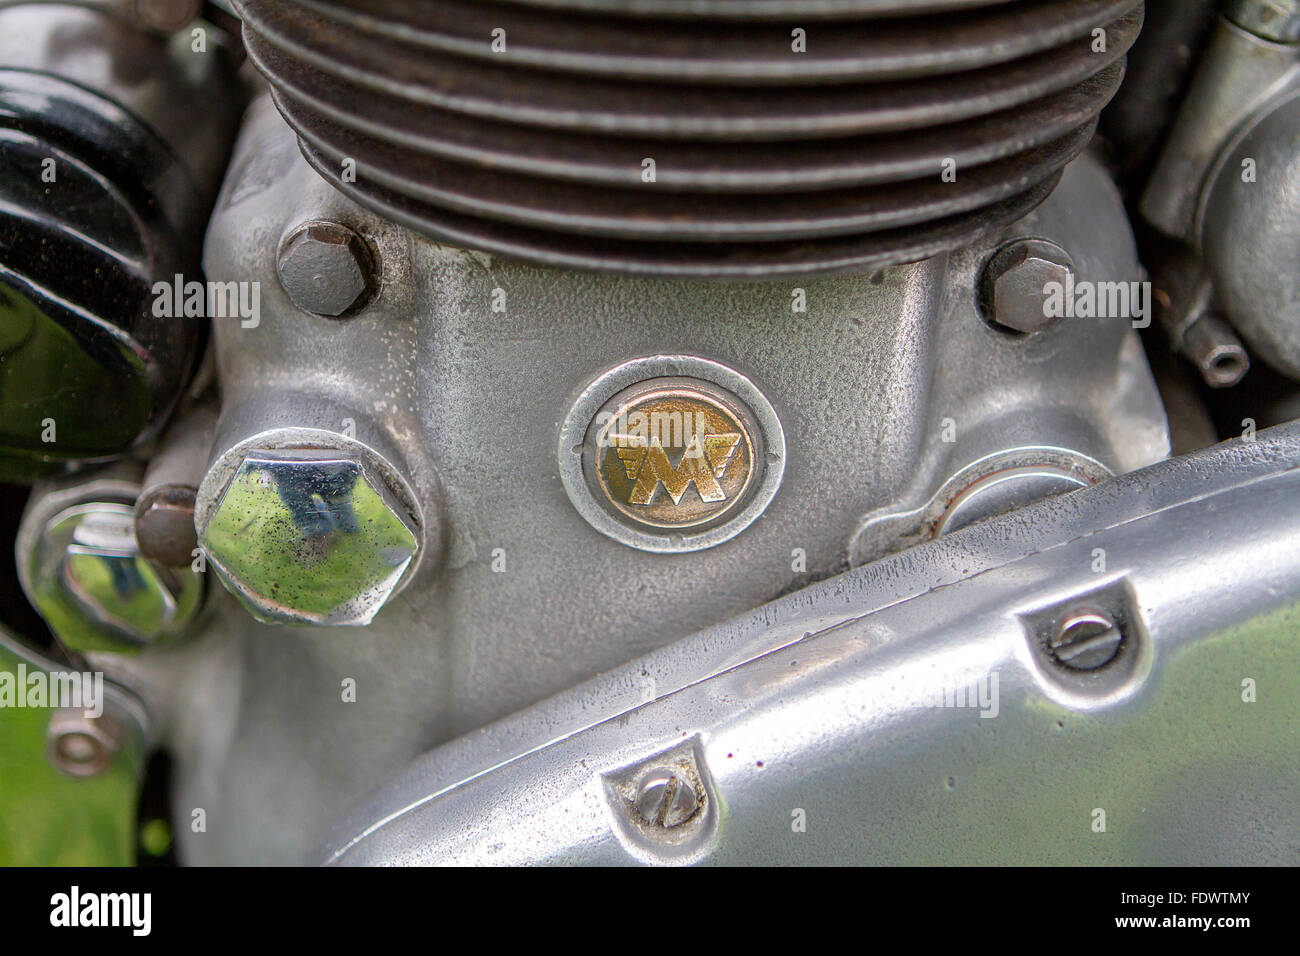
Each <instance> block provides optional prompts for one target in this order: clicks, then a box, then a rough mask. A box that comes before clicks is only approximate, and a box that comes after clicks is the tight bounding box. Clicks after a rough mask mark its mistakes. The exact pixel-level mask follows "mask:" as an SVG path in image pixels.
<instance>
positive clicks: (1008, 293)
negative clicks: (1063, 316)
mask: <svg viewBox="0 0 1300 956" xmlns="http://www.w3.org/2000/svg"><path fill="white" fill-rule="evenodd" d="M1073 277H1074V262H1073V260H1071V258H1070V256H1069V254H1068V253H1066V251H1065V250H1064V249H1062V248H1061V247H1060V246H1058V245H1057V244H1056V243H1054V242H1048V241H1047V240H1046V239H1020V240H1017V241H1015V242H1012V243H1010V244H1009V245H1006V246H1003V247H1002V248H1001V249H999V250H998V251H997V252H996V253H995V254H994V256H993V258H992V259H990V260H989V263H988V265H987V266H986V267H985V269H984V275H983V278H982V279H981V282H980V299H981V303H982V305H983V307H984V309H985V312H986V314H987V316H988V318H989V319H990V320H991V321H992V322H993V323H994V324H996V325H998V326H1001V327H1002V328H1004V329H1007V330H1009V331H1012V332H1018V333H1021V334H1023V335H1032V334H1034V333H1035V332H1042V331H1044V330H1046V329H1048V328H1050V327H1051V326H1053V325H1055V324H1056V322H1057V321H1058V317H1057V316H1049V315H1047V310H1046V307H1045V306H1046V301H1047V292H1046V288H1047V286H1048V284H1049V283H1058V284H1060V285H1061V286H1062V287H1064V286H1065V285H1066V284H1067V283H1068V282H1069V281H1070V280H1072V279H1073Z"/></svg>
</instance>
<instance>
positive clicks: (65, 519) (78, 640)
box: [25, 501, 203, 653]
mask: <svg viewBox="0 0 1300 956" xmlns="http://www.w3.org/2000/svg"><path fill="white" fill-rule="evenodd" d="M29 560H30V564H29V566H28V568H27V570H26V575H25V578H26V587H27V591H28V596H29V597H30V598H31V600H32V603H33V605H35V607H36V609H37V611H39V612H40V614H41V616H42V617H43V618H44V619H45V621H46V623H47V624H49V626H50V629H51V630H52V631H54V633H55V634H57V635H58V637H59V640H60V641H62V642H63V644H64V645H65V646H67V647H68V648H69V649H71V650H75V651H81V652H84V651H110V652H118V653H121V652H130V651H136V650H139V649H140V648H142V647H145V646H149V645H154V644H159V643H162V642H164V641H166V640H169V639H171V638H174V637H177V636H179V635H180V634H181V633H182V632H184V631H185V629H186V628H187V627H188V626H189V624H190V623H191V622H192V621H193V619H194V618H195V617H196V616H197V614H198V611H199V609H200V607H201V605H202V600H203V579H202V577H201V576H200V575H198V574H196V573H194V572H193V571H192V570H191V569H190V568H189V567H186V568H184V569H170V568H159V567H157V566H155V565H154V564H152V563H151V562H150V561H148V560H147V559H146V558H145V557H144V555H142V554H141V553H140V549H139V547H138V546H137V544H136V539H135V529H134V515H133V513H132V509H131V507H130V506H129V505H127V504H125V503H123V502H104V501H100V502H87V503H82V504H78V505H74V506H72V507H69V508H66V509H64V510H63V511H61V512H59V513H58V514H56V515H54V516H53V517H52V518H51V519H50V520H49V521H47V522H46V523H45V525H44V526H43V528H42V529H41V533H40V535H39V536H38V538H37V539H36V544H35V547H34V552H33V553H32V554H30V555H29Z"/></svg>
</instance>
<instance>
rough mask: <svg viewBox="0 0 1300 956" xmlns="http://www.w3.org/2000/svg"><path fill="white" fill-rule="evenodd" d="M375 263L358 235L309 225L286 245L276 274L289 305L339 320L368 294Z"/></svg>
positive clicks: (334, 227) (329, 225) (334, 224)
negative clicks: (290, 303) (289, 302)
mask: <svg viewBox="0 0 1300 956" xmlns="http://www.w3.org/2000/svg"><path fill="white" fill-rule="evenodd" d="M372 269H373V263H372V259H371V255H370V249H369V247H367V245H366V243H365V240H364V239H362V238H361V236H359V235H358V234H357V233H356V232H354V231H353V230H351V229H349V228H348V227H347V226H344V225H342V224H340V223H337V222H308V223H304V224H303V225H301V226H299V227H298V228H297V229H295V230H294V231H293V232H292V233H290V234H289V236H288V237H287V238H286V239H285V240H284V242H283V243H282V244H281V246H280V254H279V256H278V258H277V259H276V272H277V274H278V275H279V277H280V285H281V286H283V288H284V291H285V293H286V294H287V295H288V296H289V300H290V301H291V302H293V304H294V305H295V306H297V307H298V308H300V309H302V310H303V311H304V312H311V313H313V314H315V315H325V316H340V315H342V314H343V313H345V312H347V311H349V310H350V309H353V308H355V307H356V306H357V305H359V304H360V303H361V302H362V301H363V300H364V299H365V298H366V296H367V295H368V293H369V290H370V287H371V272H372Z"/></svg>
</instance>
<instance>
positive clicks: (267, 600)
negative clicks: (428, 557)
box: [199, 448, 421, 625]
mask: <svg viewBox="0 0 1300 956" xmlns="http://www.w3.org/2000/svg"><path fill="white" fill-rule="evenodd" d="M199 544H200V546H201V547H202V548H203V551H204V552H205V553H206V554H207V556H208V559H209V560H210V561H211V562H212V565H213V567H214V568H215V569H216V571H217V574H218V576H219V577H220V579H221V581H222V583H223V584H224V585H225V586H226V587H227V588H228V589H229V590H230V591H232V592H233V593H234V594H235V595H236V596H237V597H239V598H240V600H241V601H243V602H244V604H245V605H246V606H247V607H248V609H249V611H250V612H251V613H252V614H253V616H254V617H256V618H257V619H258V620H260V621H263V622H266V623H269V624H279V623H297V624H331V625H365V624H369V623H370V622H371V620H373V618H374V616H375V614H377V613H378V612H379V609H380V608H381V607H383V605H384V604H385V603H386V602H387V601H388V599H389V598H390V597H391V596H392V595H393V594H395V593H396V592H397V590H398V588H399V586H400V585H401V584H404V583H405V576H406V573H407V570H408V569H409V568H411V567H412V566H413V563H414V561H415V558H416V556H417V554H418V553H419V551H420V547H421V529H420V526H419V522H418V519H417V517H416V513H415V510H414V508H413V507H412V506H411V504H410V503H409V502H408V501H406V500H405V496H404V494H403V493H402V492H400V491H399V489H398V488H397V487H396V486H395V485H394V484H393V483H391V482H390V481H389V480H387V478H386V477H385V475H384V471H383V469H382V468H381V467H380V466H379V465H378V463H377V462H372V461H370V460H368V459H367V458H365V457H363V456H362V454H361V453H359V452H356V451H340V450H338V449H331V448H298V449H288V450H285V449H278V450H251V451H248V452H245V453H244V454H243V456H242V458H241V459H240V460H239V463H238V465H237V466H236V468H235V472H234V476H233V477H232V478H231V479H230V481H229V482H228V483H227V485H226V487H225V489H224V491H222V492H221V494H220V497H219V499H218V500H217V501H216V504H215V507H214V508H213V510H212V512H211V515H210V516H209V517H208V518H207V520H206V522H205V523H204V526H203V527H202V528H201V529H200V531H199Z"/></svg>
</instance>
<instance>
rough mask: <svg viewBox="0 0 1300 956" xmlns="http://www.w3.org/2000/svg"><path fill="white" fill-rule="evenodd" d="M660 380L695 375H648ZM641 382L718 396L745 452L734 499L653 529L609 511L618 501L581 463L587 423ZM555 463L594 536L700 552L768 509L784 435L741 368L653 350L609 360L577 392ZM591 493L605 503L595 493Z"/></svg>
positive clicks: (587, 448) (585, 456)
mask: <svg viewBox="0 0 1300 956" xmlns="http://www.w3.org/2000/svg"><path fill="white" fill-rule="evenodd" d="M659 379H686V380H694V381H693V382H676V383H671V384H670V383H657V382H656V381H655V380H659ZM642 385H644V386H646V389H647V393H650V394H653V393H654V392H656V391H657V390H659V386H660V385H663V387H665V388H689V387H690V386H691V385H695V386H701V387H700V388H699V391H700V392H702V393H703V394H704V395H706V396H707V401H708V402H717V403H718V404H720V405H721V406H722V407H724V408H725V409H726V410H727V411H728V412H729V413H730V414H731V415H733V416H734V417H736V418H737V419H738V421H740V422H741V423H742V424H743V425H744V426H745V431H746V435H745V437H744V438H743V439H742V441H747V443H748V447H749V450H750V454H751V461H750V474H749V476H748V478H747V481H746V485H745V487H744V488H743V489H742V490H741V491H740V492H739V493H738V495H737V496H736V499H735V503H733V504H732V505H728V506H727V507H726V508H723V509H720V510H719V512H718V513H717V514H716V515H715V516H710V517H708V518H705V519H703V520H701V521H700V522H697V523H694V524H692V525H688V526H683V527H672V526H666V527H657V528H656V527H654V526H652V525H648V524H645V523H643V522H641V521H640V520H639V519H636V518H634V517H632V516H631V515H630V514H629V515H626V516H625V517H619V516H618V515H617V513H616V512H615V510H614V509H615V508H616V507H617V506H616V505H615V504H614V502H613V501H612V500H609V499H608V496H607V495H605V493H604V491H603V490H601V489H599V487H597V488H596V489H593V479H594V478H595V474H594V471H595V470H598V469H589V468H588V466H587V463H588V462H591V461H595V457H594V454H589V453H591V452H594V451H595V449H593V448H592V439H593V437H594V436H595V435H596V432H597V429H595V428H593V425H594V424H595V420H596V416H597V415H598V414H599V413H600V412H601V411H602V410H603V409H605V408H606V406H608V405H609V404H610V403H611V401H612V400H613V399H615V398H617V397H619V396H620V395H621V394H622V393H624V392H629V391H630V390H631V389H633V388H634V387H636V386H642ZM709 386H714V387H716V388H717V389H719V390H720V391H719V393H717V394H715V393H714V392H713V390H712V389H710V388H709ZM727 398H731V399H732V401H727V400H726V399H727ZM736 406H738V407H736ZM559 464H560V479H561V481H562V482H563V484H564V490H565V492H566V493H567V494H568V496H569V500H570V501H571V502H572V503H573V506H574V507H575V508H576V509H577V511H578V513H579V514H581V515H582V517H583V518H584V519H585V520H586V521H587V522H588V523H589V524H590V525H591V526H592V527H593V528H595V529H596V530H597V531H599V532H600V533H601V534H604V535H606V536H607V537H610V538H613V539H614V540H615V541H618V542H620V543H621V544H625V545H628V546H629V547H633V548H637V549H638V550H642V551H653V552H658V553H680V552H685V551H700V550H703V549H705V548H712V547H714V546H716V545H719V544H722V543H723V542H724V541H729V540H731V539H732V538H734V537H735V536H736V535H738V534H740V532H742V531H744V530H745V529H746V528H747V527H749V525H751V524H752V523H753V522H754V520H755V519H756V518H757V517H758V516H759V515H761V514H762V513H763V512H764V511H765V510H766V509H767V506H768V505H769V504H770V503H771V501H772V498H773V497H775V495H776V492H777V490H778V489H779V488H780V486H781V479H782V477H783V476H784V473H785V433H784V431H783V430H782V428H781V422H780V420H779V419H778V418H777V415H776V410H775V409H774V408H773V407H772V405H771V403H770V402H768V400H767V398H766V397H765V396H764V395H763V394H762V392H760V391H759V389H758V387H757V386H756V385H755V384H754V383H753V382H752V381H750V380H749V379H748V378H747V377H746V376H744V375H742V374H741V373H740V372H737V371H736V370H734V369H731V368H728V367H727V366H725V365H723V364H721V363H720V362H714V361H711V360H709V359H703V358H698V357H696V356H690V355H657V356H651V357H647V358H639V359H633V360H631V361H628V362H625V363H623V364H622V365H618V366H615V367H614V368H612V369H609V370H608V371H606V372H605V373H603V374H602V375H600V376H599V377H598V378H597V379H596V380H595V381H593V382H592V383H591V384H590V385H588V386H587V387H586V389H584V390H583V392H582V394H581V395H580V396H579V398H578V400H577V402H575V403H574V405H573V407H572V408H571V409H570V410H569V413H568V415H567V416H566V417H565V420H564V423H563V425H562V426H561V429H560V444H559ZM598 492H599V494H600V497H604V498H606V499H607V501H608V502H609V503H608V504H606V503H605V502H602V501H601V500H600V497H597V494H598Z"/></svg>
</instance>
